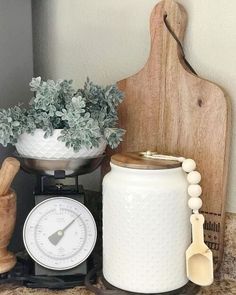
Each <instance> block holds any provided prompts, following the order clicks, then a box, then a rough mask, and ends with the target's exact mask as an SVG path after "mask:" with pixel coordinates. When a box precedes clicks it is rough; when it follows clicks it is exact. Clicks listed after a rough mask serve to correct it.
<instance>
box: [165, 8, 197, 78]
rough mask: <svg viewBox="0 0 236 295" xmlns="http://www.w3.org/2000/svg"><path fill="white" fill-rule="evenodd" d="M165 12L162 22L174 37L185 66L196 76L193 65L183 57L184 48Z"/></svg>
mask: <svg viewBox="0 0 236 295" xmlns="http://www.w3.org/2000/svg"><path fill="white" fill-rule="evenodd" d="M167 17H168V15H167V12H165V13H164V15H163V21H164V24H165V26H166V28H167V30H168V32H169V33H170V34H171V36H172V37H173V38H174V39H175V41H176V42H177V45H178V46H179V49H180V51H181V55H182V58H183V60H184V62H185V64H186V65H187V67H188V68H189V69H190V71H191V72H192V73H193V74H195V75H196V76H198V74H197V72H196V71H195V70H194V69H193V67H192V66H191V65H190V63H189V62H188V61H187V59H186V57H185V53H184V48H183V45H182V44H181V42H180V40H179V39H178V37H177V36H176V34H175V32H174V31H173V30H172V28H171V25H170V24H169V22H168V20H167Z"/></svg>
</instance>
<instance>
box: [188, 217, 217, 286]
mask: <svg viewBox="0 0 236 295" xmlns="http://www.w3.org/2000/svg"><path fill="white" fill-rule="evenodd" d="M190 221H191V224H192V239H193V242H192V244H191V245H190V246H189V248H188V249H187V251H186V267H187V277H188V279H189V280H190V281H192V282H193V283H195V284H197V285H200V286H209V285H211V284H212V283H213V280H214V274H213V255H212V252H211V250H210V249H209V248H208V247H207V245H206V244H205V243H204V233H203V224H204V216H203V215H202V214H199V213H195V214H192V215H191V217H190Z"/></svg>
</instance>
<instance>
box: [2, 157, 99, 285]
mask: <svg viewBox="0 0 236 295" xmlns="http://www.w3.org/2000/svg"><path fill="white" fill-rule="evenodd" d="M17 158H18V160H19V161H20V163H21V168H22V170H24V171H25V172H27V173H33V174H36V176H37V184H36V188H35V192H34V198H35V207H34V208H33V209H32V210H31V212H30V213H29V214H28V216H27V218H26V220H25V224H24V228H23V241H24V245H25V249H26V251H27V254H28V255H27V258H25V257H24V258H23V259H22V258H21V257H19V258H18V263H17V265H16V267H15V268H14V269H13V270H12V271H11V272H10V273H6V274H3V275H1V279H0V282H4V281H23V282H24V284H25V285H26V286H29V287H31V288H32V287H34V288H40V287H47V288H52V289H53V288H57V289H60V288H61V289H63V288H70V287H73V286H78V285H84V279H85V275H86V274H87V273H88V272H89V270H91V269H92V268H93V267H94V259H93V257H92V256H93V255H91V253H92V252H93V250H94V247H95V244H96V240H97V226H96V222H95V219H94V217H93V215H92V213H91V212H90V210H89V209H88V208H87V207H88V206H89V205H88V204H89V203H90V200H89V198H90V197H87V196H86V194H85V192H84V190H83V187H82V186H81V185H79V183H78V175H82V174H86V173H90V172H92V171H94V170H95V169H96V168H98V167H99V165H100V164H101V162H102V160H103V158H104V155H101V156H98V157H95V158H79V159H68V160H43V159H31V158H24V157H20V156H18V155H17ZM65 180H66V182H68V183H69V182H72V183H71V184H65ZM62 182H63V183H62ZM28 256H29V257H28Z"/></svg>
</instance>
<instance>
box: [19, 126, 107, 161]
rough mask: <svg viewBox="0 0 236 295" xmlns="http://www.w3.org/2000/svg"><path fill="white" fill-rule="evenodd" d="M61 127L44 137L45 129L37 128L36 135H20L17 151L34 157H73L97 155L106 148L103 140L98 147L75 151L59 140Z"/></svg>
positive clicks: (25, 155) (24, 155)
mask: <svg viewBox="0 0 236 295" xmlns="http://www.w3.org/2000/svg"><path fill="white" fill-rule="evenodd" d="M60 132H61V129H55V130H54V133H53V135H52V136H50V137H48V138H44V131H43V130H41V129H37V130H36V131H35V133H34V135H31V134H28V133H24V134H22V135H20V137H19V138H18V141H17V144H16V150H17V152H18V153H19V154H20V155H21V156H23V157H27V158H34V159H71V158H86V157H96V156H99V155H101V154H103V152H104V151H105V149H106V141H105V140H101V142H100V145H99V147H98V148H92V149H87V148H81V149H80V150H79V151H78V152H75V151H74V150H73V148H69V149H68V148H67V147H66V146H65V143H64V142H61V141H58V140H57V138H58V136H60Z"/></svg>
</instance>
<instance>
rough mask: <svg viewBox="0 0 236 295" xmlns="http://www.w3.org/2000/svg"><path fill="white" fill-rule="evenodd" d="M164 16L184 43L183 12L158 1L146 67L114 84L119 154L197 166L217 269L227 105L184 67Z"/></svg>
mask: <svg viewBox="0 0 236 295" xmlns="http://www.w3.org/2000/svg"><path fill="white" fill-rule="evenodd" d="M199 13H200V12H199ZM165 15H166V20H167V22H168V24H169V26H170V27H171V30H172V31H173V32H174V33H175V35H176V37H177V38H178V39H179V40H180V41H181V42H182V41H183V38H184V33H185V29H186V23H187V14H186V12H185V10H184V8H183V7H182V6H181V5H179V4H178V3H176V2H174V1H172V0H166V1H162V2H160V3H159V4H158V5H157V6H156V7H155V8H154V10H153V12H152V15H151V28H150V29H151V51H150V56H149V58H148V61H147V63H146V64H145V66H144V67H143V68H142V69H141V70H140V71H139V72H138V73H137V74H135V75H133V76H131V77H129V78H127V79H124V80H122V81H120V82H118V87H119V88H120V89H121V90H122V91H124V93H125V99H124V102H123V103H122V104H121V107H120V110H119V120H120V123H119V125H120V127H122V128H124V129H126V130H127V132H126V135H125V137H124V141H123V143H122V144H121V145H120V147H119V152H131V151H146V150H151V151H157V152H159V153H163V154H179V155H183V156H185V157H189V158H193V159H194V160H195V161H196V162H197V169H198V170H199V171H200V172H201V174H202V182H201V185H202V188H203V196H202V199H203V204H204V205H203V207H202V211H201V212H202V213H203V214H204V216H205V219H206V222H205V241H206V243H207V244H208V246H209V247H210V248H211V249H212V250H213V253H214V264H215V268H217V267H218V266H219V265H220V262H221V260H222V254H223V235H224V217H225V216H224V215H225V198H226V184H227V174H228V163H229V138H230V136H229V134H230V120H231V115H230V105H229V101H228V100H227V98H226V95H225V93H224V92H223V90H222V89H221V88H220V87H219V86H218V85H216V84H214V83H212V82H210V81H207V80H206V79H202V78H200V77H198V76H197V75H195V74H193V73H192V72H191V70H190V69H189V68H188V66H187V64H186V62H185V59H184V58H183V56H182V54H181V50H180V47H179V46H178V44H177V42H176V40H175V39H174V38H173V36H172V35H171V34H170V32H169V31H168V29H167V27H166V25H165V23H164V16H165ZM137 50H138V48H137ZM205 58H206V59H207V56H205ZM115 152H117V151H115ZM111 153H114V151H112V152H111ZM167 234H168V233H167Z"/></svg>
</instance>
